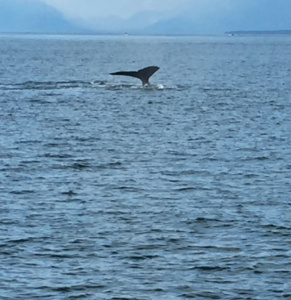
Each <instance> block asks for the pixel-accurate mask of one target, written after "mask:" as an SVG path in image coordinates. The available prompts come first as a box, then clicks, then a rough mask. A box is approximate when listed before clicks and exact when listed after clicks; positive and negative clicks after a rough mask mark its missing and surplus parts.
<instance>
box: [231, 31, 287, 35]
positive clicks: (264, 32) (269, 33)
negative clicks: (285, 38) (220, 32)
mask: <svg viewBox="0 0 291 300" xmlns="http://www.w3.org/2000/svg"><path fill="white" fill-rule="evenodd" d="M226 34H230V35H274V34H275V35H276V34H277V35H289V34H291V30H237V31H227V32H226Z"/></svg>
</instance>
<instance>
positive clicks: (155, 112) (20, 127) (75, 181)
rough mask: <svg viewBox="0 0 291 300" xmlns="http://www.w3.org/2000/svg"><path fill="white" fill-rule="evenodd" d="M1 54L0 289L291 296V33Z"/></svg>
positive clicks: (3, 49)
mask: <svg viewBox="0 0 291 300" xmlns="http://www.w3.org/2000/svg"><path fill="white" fill-rule="evenodd" d="M0 57H1V60H0V201H1V206H0V261H1V268H0V298H1V299H115V300H116V299H127V300H129V299H140V300H147V299H191V298H192V299H199V300H200V299H223V300H226V299H262V300H268V299H291V284H290V282H291V250H290V249H291V213H290V209H291V134H290V131H291V79H290V78H291V37H289V36H285V37H280V36H278V37H271V36H270V37H187V38H186V37H183V38H182V37H167V38H165V37H155V38H153V37H94V36H89V37H86V36H82V37H77V36H68V37H66V36H8V35H2V36H0ZM149 65H158V66H159V67H160V70H159V71H158V72H157V73H156V74H154V76H153V77H152V78H151V82H152V86H150V87H144V88H143V87H142V86H141V83H140V82H139V81H138V80H137V79H135V78H126V77H118V76H117V77H112V76H110V75H108V74H109V73H110V72H115V71H119V70H137V69H140V68H143V67H145V66H149Z"/></svg>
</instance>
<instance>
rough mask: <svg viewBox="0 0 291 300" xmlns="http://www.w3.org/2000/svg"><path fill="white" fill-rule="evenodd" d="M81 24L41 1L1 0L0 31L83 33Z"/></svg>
mask: <svg viewBox="0 0 291 300" xmlns="http://www.w3.org/2000/svg"><path fill="white" fill-rule="evenodd" d="M86 31H88V30H85V29H84V28H82V27H81V26H78V25H76V24H74V23H73V22H71V21H69V20H67V19H66V18H65V17H64V16H63V15H62V13H61V12H59V11H58V10H56V9H54V8H53V7H51V6H49V5H47V4H44V3H42V2H39V1H29V2H24V1H22V0H1V1H0V32H18V33H27V32H29V33H82V32H86Z"/></svg>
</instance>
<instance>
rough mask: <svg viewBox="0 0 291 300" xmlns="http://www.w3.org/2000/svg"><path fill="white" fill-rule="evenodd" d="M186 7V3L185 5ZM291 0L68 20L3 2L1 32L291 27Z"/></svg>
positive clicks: (31, 5) (198, 4)
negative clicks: (122, 16)
mask: <svg viewBox="0 0 291 300" xmlns="http://www.w3.org/2000/svg"><path fill="white" fill-rule="evenodd" d="M185 5H186V4H185ZM290 12H291V0H196V1H189V3H188V4H187V5H186V6H181V8H179V9H176V10H175V11H169V10H167V9H166V8H165V10H164V13H161V12H157V11H143V12H139V13H137V14H135V15H133V16H132V17H131V18H128V19H123V18H120V17H119V16H106V17H103V18H100V17H99V18H97V17H96V18H91V19H79V20H69V19H67V18H65V17H64V15H63V14H62V13H61V12H60V11H58V10H57V9H55V8H53V7H51V6H49V5H47V4H44V3H43V2H42V1H40V0H0V32H31V33H92V32H95V33H101V34H102V33H103V34H104V33H105V34H123V33H125V32H127V33H129V34H145V35H147V34H152V35H157V34H159V35H172V34H176V35H196V34H223V33H224V32H232V31H249V32H250V31H265V32H266V31H274V30H277V31H278V30H291V17H290Z"/></svg>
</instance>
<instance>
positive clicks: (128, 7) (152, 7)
mask: <svg viewBox="0 0 291 300" xmlns="http://www.w3.org/2000/svg"><path fill="white" fill-rule="evenodd" d="M40 1H42V2H45V3H47V4H50V5H52V6H54V7H55V8H57V9H59V10H60V11H62V12H63V13H64V14H65V15H66V16H68V17H72V18H81V19H91V18H94V17H95V18H96V17H109V16H118V17H122V18H130V17H132V16H133V15H134V14H136V13H138V12H142V11H157V12H163V13H165V12H167V11H169V12H170V11H173V10H177V9H182V8H183V5H185V4H187V3H190V2H195V1H198V2H199V1H200V2H201V0H40ZM202 1H203V0H202Z"/></svg>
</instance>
